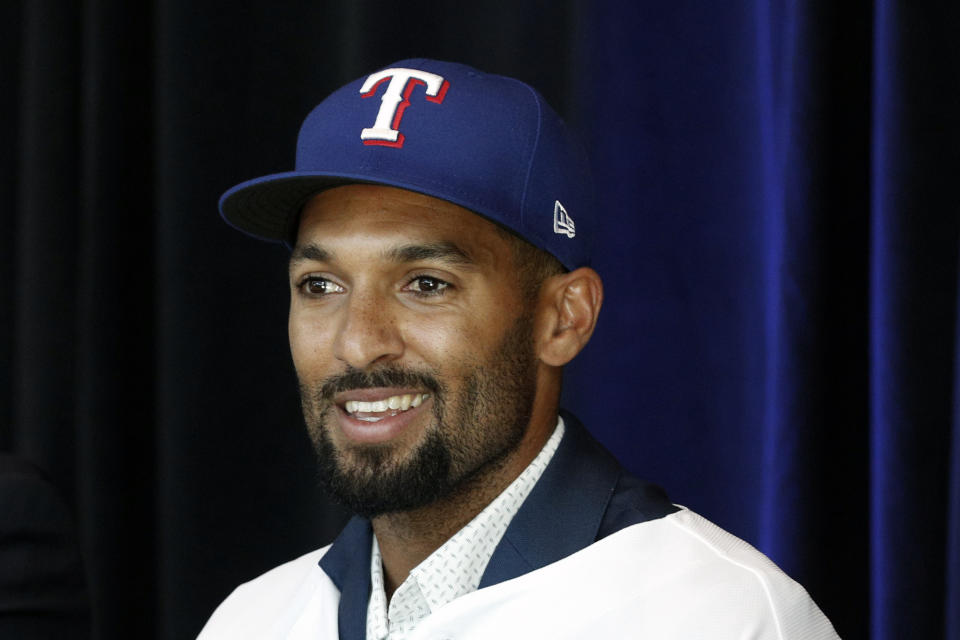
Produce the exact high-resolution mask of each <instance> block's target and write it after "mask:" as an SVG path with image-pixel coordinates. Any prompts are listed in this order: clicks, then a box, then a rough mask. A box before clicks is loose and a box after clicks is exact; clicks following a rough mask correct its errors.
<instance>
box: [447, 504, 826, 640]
mask: <svg viewBox="0 0 960 640" xmlns="http://www.w3.org/2000/svg"><path fill="white" fill-rule="evenodd" d="M448 607H449V610H448V612H446V614H445V615H444V616H435V617H436V620H435V621H434V622H433V624H435V625H437V626H438V629H442V630H443V631H444V632H449V633H452V634H453V635H452V636H451V637H457V638H464V639H466V638H486V637H496V636H497V635H498V634H500V635H503V634H506V635H507V636H508V637H551V638H580V637H591V638H618V639H622V638H660V639H675V640H680V639H686V638H693V637H710V638H714V639H717V640H727V639H731V640H732V639H734V638H736V639H737V640H743V639H748V638H749V639H752V640H799V639H801V638H802V639H803V640H834V639H836V638H837V635H836V633H835V632H834V630H833V627H832V626H831V625H830V623H829V621H828V620H827V619H826V617H824V616H823V614H822V613H821V612H820V610H819V609H818V608H817V606H816V605H815V604H814V603H813V601H812V600H811V599H810V597H809V596H808V595H807V593H806V592H805V591H804V590H803V588H802V587H801V586H800V585H798V584H797V583H796V582H794V581H793V580H791V579H790V578H789V577H788V576H787V575H786V574H784V573H783V572H782V571H780V569H778V568H777V567H776V565H774V564H773V563H772V562H771V561H770V560H768V559H767V558H766V557H764V556H763V554H761V553H760V552H759V551H757V550H756V549H754V548H753V547H751V546H750V545H748V544H747V543H745V542H743V541H742V540H739V539H738V538H736V537H735V536H733V535H731V534H729V533H727V532H725V531H723V530H722V529H720V528H719V527H716V526H715V525H713V524H711V523H709V522H708V521H707V520H705V519H704V518H702V517H700V516H698V515H696V514H695V513H692V512H690V511H688V510H686V509H680V510H678V511H677V512H675V513H673V514H670V515H667V516H664V517H661V518H657V519H654V520H649V521H646V522H642V523H639V524H635V525H631V526H628V527H626V528H623V529H621V530H619V531H617V532H615V533H612V534H610V535H609V536H607V537H606V538H604V539H602V540H600V541H598V542H596V543H594V544H592V545H590V546H588V547H586V548H585V549H583V550H581V551H579V552H577V553H575V554H573V555H571V556H569V557H567V558H564V559H563V560H560V561H558V562H555V563H553V564H550V565H548V566H546V567H543V568H542V569H538V570H536V571H533V572H531V573H528V574H526V575H524V576H521V577H519V578H516V579H514V580H509V581H507V582H503V583H501V584H498V585H494V586H492V587H489V588H487V589H481V590H480V591H477V592H475V593H474V594H470V595H468V596H464V597H463V598H461V599H460V600H458V601H455V602H454V603H451V605H448ZM454 629H459V632H455V631H454ZM511 634H513V635H511Z"/></svg>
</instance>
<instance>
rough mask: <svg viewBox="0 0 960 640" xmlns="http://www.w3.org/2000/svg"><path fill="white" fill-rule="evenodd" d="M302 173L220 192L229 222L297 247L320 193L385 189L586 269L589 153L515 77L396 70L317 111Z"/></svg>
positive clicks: (402, 66)
mask: <svg viewBox="0 0 960 640" xmlns="http://www.w3.org/2000/svg"><path fill="white" fill-rule="evenodd" d="M295 166H296V169H295V170H293V171H288V172H285V173H276V174H272V175H267V176H263V177H260V178H255V179H253V180H248V181H247V182H243V183H241V184H238V185H237V186H235V187H233V188H232V189H230V190H229V191H227V192H226V193H224V194H223V196H222V197H221V198H220V214H221V215H222V216H223V218H224V220H226V221H227V222H228V223H229V224H231V225H232V226H234V227H236V228H238V229H240V230H241V231H244V232H246V233H248V234H250V235H253V236H255V237H258V238H261V239H264V240H272V241H277V242H285V243H291V242H292V240H293V239H294V237H295V234H296V225H297V221H298V216H299V214H300V210H301V209H302V208H303V206H304V204H306V202H307V200H309V199H310V197H312V196H313V195H314V194H316V193H318V192H320V191H323V190H324V189H329V188H332V187H334V186H339V185H343V184H352V183H369V184H381V185H387V186H393V187H399V188H401V189H408V190H410V191H416V192H418V193H422V194H425V195H429V196H433V197H435V198H440V199H442V200H446V201H448V202H452V203H454V204H457V205H460V206H462V207H464V208H466V209H469V210H471V211H473V212H474V213H477V214H479V215H481V216H483V217H485V218H487V219H489V220H492V221H493V222H495V223H497V224H499V225H501V226H503V227H506V228H507V229H509V230H511V231H513V232H514V233H515V234H517V235H519V236H520V237H521V238H523V239H525V240H526V241H527V242H529V243H530V244H532V245H534V246H536V247H539V248H540V249H543V250H544V251H547V252H548V253H550V254H552V255H553V256H555V257H556V258H557V259H558V260H559V261H560V262H561V263H562V264H563V265H564V266H565V267H567V268H568V269H576V268H577V267H581V266H586V265H588V264H590V255H591V244H592V236H593V226H594V224H593V222H594V218H593V214H594V210H593V209H594V204H593V186H592V181H591V178H590V170H589V164H588V161H587V157H586V154H585V152H584V151H583V149H582V147H581V146H580V144H579V143H578V141H577V140H576V139H575V138H574V136H573V135H572V134H571V132H570V131H569V130H568V128H567V127H566V125H565V124H564V122H563V120H561V118H560V116H558V115H557V113H556V112H555V111H554V110H553V109H551V108H550V106H549V105H548V104H547V103H546V101H545V100H544V99H543V97H542V96H541V95H540V94H539V93H538V92H537V91H536V90H535V89H533V88H532V87H530V86H529V85H527V84H525V83H523V82H520V81H519V80H515V79H513V78H507V77H504V76H498V75H492V74H488V73H483V72H481V71H478V70H476V69H473V68H471V67H468V66H466V65H462V64H456V63H450V62H439V61H436V60H425V59H417V60H402V61H400V62H397V63H395V64H392V65H389V66H388V67H386V68H384V69H382V70H380V71H377V72H375V73H373V74H370V75H368V76H364V77H363V78H360V79H358V80H356V81H355V82H352V83H350V84H348V85H346V86H345V87H343V88H341V89H339V90H337V91H335V92H334V93H332V94H331V95H330V96H329V97H327V98H326V99H325V100H324V101H323V102H321V103H320V104H319V105H317V106H316V107H315V108H314V109H313V111H311V112H310V114H309V115H308V116H307V118H306V120H304V122H303V125H302V126H301V128H300V134H299V136H298V137H297V158H296V165H295Z"/></svg>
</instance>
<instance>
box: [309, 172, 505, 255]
mask: <svg viewBox="0 0 960 640" xmlns="http://www.w3.org/2000/svg"><path fill="white" fill-rule="evenodd" d="M506 234H507V232H505V231H501V230H500V229H499V228H498V227H497V226H496V225H495V224H494V223H492V222H490V221H488V220H486V219H485V218H483V217H481V216H479V215H477V214H475V213H473V212H471V211H469V210H468V209H464V208H463V207H460V206H458V205H455V204H453V203H450V202H447V201H445V200H440V199H438V198H433V197H431V196H426V195H423V194H420V193H415V192H412V191H407V190H404V189H398V188H395V187H385V186H379V185H360V184H355V185H346V186H342V187H336V188H333V189H329V190H327V191H323V192H321V193H319V194H317V195H315V196H314V197H313V198H311V199H310V200H309V201H308V202H307V204H306V205H305V206H304V208H303V211H302V213H301V215H300V223H299V228H298V232H297V245H298V246H302V245H305V244H314V245H320V246H324V247H326V246H331V245H338V246H339V245H346V246H339V247H333V246H331V248H340V249H356V250H362V249H363V247H364V245H371V246H372V245H383V244H409V243H416V242H431V243H436V242H444V243H449V244H452V245H455V246H456V247H457V248H459V249H460V250H461V251H463V252H464V253H465V254H467V255H468V256H469V257H470V258H471V259H473V260H475V261H477V262H491V261H492V262H494V263H499V264H501V265H502V266H507V265H511V264H512V262H510V261H508V262H502V260H503V259H505V258H506V254H507V253H509V252H510V246H511V245H510V242H509V241H508V239H507V235H506Z"/></svg>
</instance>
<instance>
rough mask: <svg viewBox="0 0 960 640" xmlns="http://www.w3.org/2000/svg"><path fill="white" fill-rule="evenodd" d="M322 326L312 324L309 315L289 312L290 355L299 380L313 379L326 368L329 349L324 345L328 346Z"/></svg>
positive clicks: (327, 338)
mask: <svg viewBox="0 0 960 640" xmlns="http://www.w3.org/2000/svg"><path fill="white" fill-rule="evenodd" d="M323 326H324V325H323V323H320V322H312V321H311V320H310V318H309V314H305V313H303V312H296V311H294V310H291V312H290V316H289V318H288V320H287V334H288V336H289V339H290V355H291V357H292V358H293V366H294V368H295V369H296V370H297V375H298V376H299V377H300V378H301V379H303V378H309V377H313V376H315V375H316V374H317V372H318V371H321V372H322V370H323V369H324V367H325V366H327V361H328V360H329V352H330V349H329V347H328V346H325V345H328V340H329V336H327V335H325V334H324V332H323V329H322V327H323Z"/></svg>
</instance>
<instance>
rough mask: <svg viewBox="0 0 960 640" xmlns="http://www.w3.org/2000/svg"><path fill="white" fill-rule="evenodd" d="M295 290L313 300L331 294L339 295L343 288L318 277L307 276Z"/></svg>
mask: <svg viewBox="0 0 960 640" xmlns="http://www.w3.org/2000/svg"><path fill="white" fill-rule="evenodd" d="M297 288H298V289H300V291H301V292H302V293H303V294H304V295H307V296H311V297H315V298H320V297H323V296H326V295H329V294H331V293H341V292H342V291H343V287H341V286H340V285H338V284H337V283H335V282H334V281H332V280H327V279H326V278H321V277H319V276H307V277H306V278H304V279H303V280H301V281H300V284H299V285H298V286H297Z"/></svg>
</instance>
